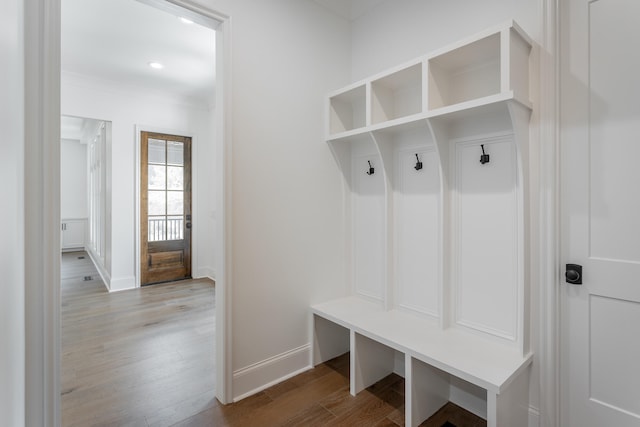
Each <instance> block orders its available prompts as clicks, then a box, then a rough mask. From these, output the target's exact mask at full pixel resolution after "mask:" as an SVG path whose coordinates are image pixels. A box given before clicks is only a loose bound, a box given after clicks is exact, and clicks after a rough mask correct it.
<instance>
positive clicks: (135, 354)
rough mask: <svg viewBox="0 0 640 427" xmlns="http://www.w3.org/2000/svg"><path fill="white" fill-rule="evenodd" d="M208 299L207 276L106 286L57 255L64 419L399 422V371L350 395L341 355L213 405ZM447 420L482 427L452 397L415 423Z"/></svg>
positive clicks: (185, 424)
mask: <svg viewBox="0 0 640 427" xmlns="http://www.w3.org/2000/svg"><path fill="white" fill-rule="evenodd" d="M79 257H84V259H78V258H79ZM85 276H92V278H93V279H92V280H88V281H85V280H84V277H85ZM214 306H215V303H214V285H213V283H212V282H210V281H206V280H189V281H183V282H177V283H168V284H162V285H154V286H148V287H145V288H142V289H136V290H131V291H123V292H117V293H113V294H109V293H108V292H107V291H106V289H105V287H104V285H103V284H102V282H101V280H100V278H99V276H98V274H97V272H96V270H95V268H94V267H93V264H92V263H91V261H90V259H89V257H88V256H87V255H86V254H85V253H83V252H74V253H66V254H63V262H62V353H63V354H62V378H61V380H62V391H61V394H62V396H61V399H62V419H63V423H62V425H63V426H64V427H76V426H83V427H85V426H118V427H120V426H132V427H138V426H140V427H151V426H153V427H156V426H158V427H160V426H166V427H168V426H176V427H209V426H214V427H252V426H260V427H271V426H274V427H276V426H278V427H293V426H305V427H307V426H309V427H315V426H349V427H354V426H367V427H368V426H377V427H393V426H402V425H404V379H402V378H401V377H399V376H397V375H390V376H388V377H386V378H384V379H383V380H381V381H380V382H378V383H376V384H374V385H373V386H371V387H369V388H368V389H367V390H364V391H363V392H361V393H359V394H358V395H357V396H355V397H353V396H351V395H350V394H349V357H348V354H346V355H343V356H340V357H338V358H336V359H334V360H331V361H329V362H327V363H325V364H322V365H320V366H318V367H316V368H314V369H312V370H309V371H307V372H305V373H303V374H300V375H298V376H296V377H293V378H291V379H289V380H287V381H284V382H282V383H280V384H277V385H275V386H273V387H271V388H269V389H267V390H265V391H263V392H260V393H258V394H256V395H254V396H251V397H249V398H246V399H244V400H242V401H240V402H237V403H234V404H231V405H226V406H224V405H221V404H219V403H218V401H217V400H216V399H215V397H214V396H215V373H214V372H215V363H214V355H215V349H214V343H215V335H214V333H215V316H214ZM446 422H449V423H451V425H454V426H456V427H484V426H486V422H485V421H484V420H482V419H481V418H478V417H476V416H475V415H473V414H470V413H469V412H467V411H464V410H462V409H461V408H458V407H456V406H455V405H453V404H448V405H446V406H444V407H443V408H442V409H441V410H440V411H439V412H438V413H436V414H435V415H434V416H433V417H431V418H430V419H429V420H427V421H425V422H424V423H423V424H422V426H423V427H441V426H443V425H444V424H445V423H446Z"/></svg>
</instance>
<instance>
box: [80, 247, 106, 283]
mask: <svg viewBox="0 0 640 427" xmlns="http://www.w3.org/2000/svg"><path fill="white" fill-rule="evenodd" d="M86 252H87V254H88V255H89V258H91V262H93V265H94V266H95V267H96V270H97V271H98V274H99V275H100V278H101V279H102V283H103V284H104V286H105V288H107V291H110V290H111V275H110V274H109V272H108V271H107V270H106V269H105V268H104V266H103V265H102V264H101V263H99V262H97V260H99V259H100V257H99V256H98V255H97V254H96V253H95V252H94V251H93V249H92V248H91V246H87V248H86Z"/></svg>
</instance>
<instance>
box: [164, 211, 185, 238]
mask: <svg viewBox="0 0 640 427" xmlns="http://www.w3.org/2000/svg"><path fill="white" fill-rule="evenodd" d="M183 230H184V223H183V218H182V217H181V216H170V217H168V218H167V240H182V239H183V238H184V237H183Z"/></svg>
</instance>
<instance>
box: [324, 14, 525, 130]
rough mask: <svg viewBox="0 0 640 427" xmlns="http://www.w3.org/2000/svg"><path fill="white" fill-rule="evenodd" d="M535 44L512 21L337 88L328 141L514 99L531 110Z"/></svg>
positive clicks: (330, 105) (330, 104)
mask: <svg viewBox="0 0 640 427" xmlns="http://www.w3.org/2000/svg"><path fill="white" fill-rule="evenodd" d="M531 45H532V41H531V39H530V38H529V37H528V36H527V35H526V34H525V33H524V31H522V29H521V28H520V27H519V26H518V25H517V24H516V23H515V22H513V21H509V22H507V23H505V24H502V25H499V26H496V27H494V28H492V29H489V30H486V31H483V32H482V33H479V34H476V35H474V36H471V37H469V38H467V39H465V40H463V41H460V42H458V43H454V44H452V45H450V46H447V47H444V48H442V49H439V50H437V51H435V52H432V53H431V54H428V55H425V56H423V57H419V58H416V59H414V60H412V61H409V62H408V63H406V64H405V65H402V66H399V67H396V68H394V69H392V70H388V71H386V72H382V73H379V74H377V75H375V76H373V77H371V78H369V79H364V80H362V81H360V82H358V83H355V84H353V85H351V86H349V87H347V88H344V89H343V90H341V91H337V92H334V93H333V94H331V95H329V99H328V109H329V112H328V118H329V119H328V132H327V140H336V139H341V138H349V137H351V136H353V135H357V134H362V133H367V132H369V131H374V130H380V129H384V128H386V127H397V126H400V127H402V126H405V125H407V124H411V123H412V122H414V121H420V120H424V119H426V118H431V117H437V116H439V115H445V114H451V113H455V112H457V111H463V110H472V109H474V108H476V107H478V106H483V105H487V104H491V103H498V102H502V101H505V100H510V99H514V100H516V101H518V102H519V103H520V104H522V105H524V106H526V107H528V108H531V102H530V100H529V53H530V51H531Z"/></svg>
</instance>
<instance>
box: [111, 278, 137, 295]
mask: <svg viewBox="0 0 640 427" xmlns="http://www.w3.org/2000/svg"><path fill="white" fill-rule="evenodd" d="M135 288H136V278H135V276H125V277H112V278H111V284H110V286H109V292H118V291H128V290H131V289H135Z"/></svg>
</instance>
